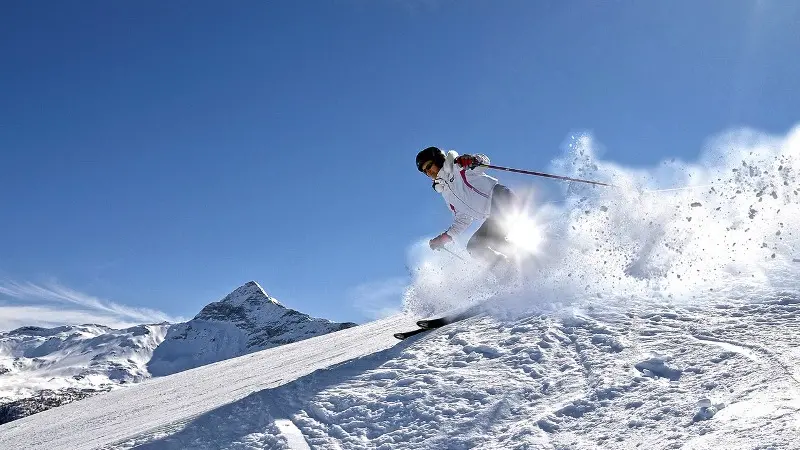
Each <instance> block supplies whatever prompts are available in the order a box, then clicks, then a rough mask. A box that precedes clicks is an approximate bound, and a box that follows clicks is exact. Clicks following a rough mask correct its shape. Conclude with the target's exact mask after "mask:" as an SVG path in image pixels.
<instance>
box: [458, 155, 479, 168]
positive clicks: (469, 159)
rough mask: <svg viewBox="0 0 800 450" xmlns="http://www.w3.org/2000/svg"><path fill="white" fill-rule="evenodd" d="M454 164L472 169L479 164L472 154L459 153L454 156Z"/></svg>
mask: <svg viewBox="0 0 800 450" xmlns="http://www.w3.org/2000/svg"><path fill="white" fill-rule="evenodd" d="M456 164H458V165H459V166H461V167H465V168H470V169H474V168H475V167H477V166H478V164H480V161H478V159H477V158H475V157H474V156H472V155H461V156H459V157H458V158H456Z"/></svg>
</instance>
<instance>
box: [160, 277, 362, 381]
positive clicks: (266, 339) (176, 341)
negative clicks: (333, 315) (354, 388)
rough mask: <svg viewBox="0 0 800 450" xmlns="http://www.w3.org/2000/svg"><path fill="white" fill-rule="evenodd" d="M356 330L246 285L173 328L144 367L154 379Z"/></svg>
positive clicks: (251, 282)
mask: <svg viewBox="0 0 800 450" xmlns="http://www.w3.org/2000/svg"><path fill="white" fill-rule="evenodd" d="M354 325H355V324H354V323H336V322H331V321H329V320H326V319H318V318H314V317H311V316H309V315H307V314H303V313H301V312H298V311H295V310H293V309H290V308H287V307H285V306H284V305H282V304H281V303H280V302H278V301H277V300H276V299H274V298H272V297H270V296H269V295H267V293H266V292H265V291H264V289H263V288H262V287H261V286H260V285H259V284H258V283H257V282H255V281H250V282H247V283H245V284H244V285H242V286H240V287H238V288H236V289H235V290H234V291H233V292H231V293H230V294H228V295H227V296H225V297H224V298H223V299H222V300H219V301H216V302H213V303H210V304H208V305H206V306H205V307H204V308H203V309H202V310H201V311H200V313H199V314H197V315H196V316H195V317H194V319H192V320H190V321H188V322H185V323H180V324H177V325H173V326H172V327H171V328H170V330H169V333H168V334H167V337H166V339H165V340H164V342H163V343H162V344H161V345H160V346H159V347H158V348H157V349H156V351H155V352H154V353H153V359H152V360H151V361H150V363H149V364H148V368H149V370H150V373H151V374H153V375H154V376H161V375H168V374H172V373H175V372H180V371H182V370H187V369H191V368H194V367H199V366H202V365H204V364H210V363H213V362H217V361H221V360H224V359H229V358H233V357H236V356H240V355H243V354H246V353H250V352H254V351H258V350H263V349H266V348H270V347H275V346H277V345H282V344H288V343H291V342H296V341H300V340H303V339H307V338H310V337H314V336H319V335H322V334H327V333H331V332H334V331H339V330H342V329H345V328H349V327H352V326H354Z"/></svg>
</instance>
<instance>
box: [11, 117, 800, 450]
mask: <svg viewBox="0 0 800 450" xmlns="http://www.w3.org/2000/svg"><path fill="white" fill-rule="evenodd" d="M597 154H598V152H597V146H596V144H594V142H593V141H592V139H591V138H590V137H588V136H580V137H578V138H576V139H575V141H574V142H573V144H572V145H571V146H570V150H569V152H568V153H567V154H566V155H565V156H564V158H562V159H561V160H559V161H557V162H556V164H555V167H554V171H557V172H558V173H562V174H565V175H569V176H576V177H581V178H591V179H598V180H600V181H611V182H613V183H614V184H616V185H618V186H620V187H619V188H615V189H603V190H601V189H598V188H593V187H585V186H579V185H575V184H569V185H567V186H568V188H567V190H566V191H565V198H566V201H565V203H564V204H563V205H559V206H543V205H538V206H537V204H536V199H535V198H532V202H531V203H532V205H533V208H532V209H531V211H530V216H531V217H529V219H531V223H530V225H529V226H528V227H527V228H526V229H525V230H526V232H523V233H522V234H523V236H527V237H529V238H531V237H533V238H535V239H529V242H536V243H537V245H534V246H531V248H530V249H529V250H530V251H531V252H532V253H533V255H532V256H529V257H527V258H524V260H523V261H522V263H521V264H522V265H521V269H520V272H519V273H518V274H516V275H515V276H514V277H513V278H512V279H511V280H510V281H509V280H504V281H502V282H499V283H498V282H496V281H495V278H497V277H496V276H495V275H490V274H485V273H482V271H481V270H476V269H475V268H474V267H473V266H471V265H467V264H465V263H462V262H460V261H459V260H457V259H455V258H452V257H451V256H449V255H448V254H436V255H434V257H430V256H426V257H425V258H418V259H417V261H414V262H413V264H412V266H413V268H414V269H416V270H415V276H414V279H413V281H412V283H411V285H410V286H409V288H408V290H407V292H406V294H405V296H404V302H405V309H406V311H407V312H408V314H407V315H399V316H394V317H390V318H388V319H383V320H380V321H376V322H372V323H368V324H365V325H361V326H357V327H353V328H348V329H345V330H342V331H338V332H334V333H331V334H327V335H324V336H319V337H314V338H311V339H307V340H304V341H302V342H297V343H293V344H288V345H283V346H280V347H274V348H269V349H267V350H263V351H259V352H255V353H251V354H249V355H245V356H242V357H238V358H235V359H230V360H226V361H222V362H218V363H214V364H210V365H206V366H202V367H198V368H196V369H192V370H188V371H185V372H180V373H177V374H175V375H170V376H166V377H163V378H157V379H152V380H148V381H146V382H144V383H142V384H139V385H135V386H132V387H130V388H128V389H125V390H118V391H113V392H110V393H108V394H104V395H102V396H97V397H92V398H89V399H87V400H84V401H81V402H78V403H73V404H70V405H67V406H64V407H60V408H56V409H53V410H50V411H46V412H43V413H40V414H37V415H35V416H31V417H27V418H25V419H21V420H18V421H15V422H11V423H9V424H6V425H3V426H0V448H27V449H47V450H55V449H70V450H72V449H94V448H102V449H128V448H141V449H188V448H192V449H221V448H229V449H245V448H247V449H285V448H292V449H297V448H314V449H395V448H398V449H443V448H444V449H467V448H481V449H597V448H601V449H629V448H653V449H671V448H675V449H677V448H682V449H683V448H685V449H709V448H721V449H796V448H800V443H798V439H797V436H798V435H800V364H798V362H797V361H798V359H799V357H800V350H798V349H800V329H798V328H799V327H800V320H799V319H800V277H798V276H797V274H798V270H800V265H798V261H800V254H799V253H798V250H799V249H800V195H799V194H800V192H798V189H799V186H800V183H798V179H797V174H798V170H800V131H799V130H794V131H792V132H791V133H789V135H787V136H785V137H776V136H767V135H763V134H759V133H756V132H752V131H743V132H736V133H731V134H726V135H723V136H721V137H719V138H717V139H715V140H713V141H711V142H710V143H709V146H708V149H707V151H706V152H705V153H704V155H703V156H702V158H701V160H700V161H699V162H697V163H684V162H680V161H667V162H665V163H664V164H662V165H661V166H659V167H658V168H656V169H654V170H649V171H648V170H644V169H635V170H634V169H629V168H623V167H620V166H618V165H615V164H612V163H609V162H605V161H602V160H601V159H599V158H598V156H597ZM687 185H688V186H690V187H692V189H687V190H665V189H672V188H673V187H676V186H687ZM534 235H535V236H534ZM428 255H429V254H428ZM481 302H483V306H482V310H483V311H484V312H483V314H481V315H478V316H475V317H472V318H470V319H467V320H464V321H462V322H457V323H455V324H452V325H449V326H446V327H443V328H441V329H438V330H433V331H429V332H426V333H423V334H420V335H417V336H415V337H413V338H411V339H408V340H405V341H397V340H395V339H394V338H393V337H392V333H394V332H396V331H405V330H409V329H412V328H413V323H414V318H415V316H421V315H433V314H438V313H440V312H443V311H446V310H449V309H452V308H455V307H460V306H465V305H469V304H477V303H481Z"/></svg>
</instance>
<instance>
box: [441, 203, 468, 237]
mask: <svg viewBox="0 0 800 450" xmlns="http://www.w3.org/2000/svg"><path fill="white" fill-rule="evenodd" d="M450 209H452V210H453V224H452V225H450V228H448V229H447V231H445V233H447V234H448V235H450V237H456V236H458V235H459V234H461V233H463V232H464V230H466V229H467V227H468V226H470V224H472V217H470V216H468V215H466V214H464V213H462V212H458V211H456V209H455V208H454V207H453V205H450Z"/></svg>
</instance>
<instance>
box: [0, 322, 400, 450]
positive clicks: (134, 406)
mask: <svg viewBox="0 0 800 450" xmlns="http://www.w3.org/2000/svg"><path fill="white" fill-rule="evenodd" d="M407 323H408V319H407V318H404V317H401V318H392V319H386V320H382V321H377V322H373V323H369V324H366V325H361V326H358V327H353V328H348V329H345V330H342V331H339V332H335V333H331V334H327V335H323V336H319V337H315V338H311V339H308V340H305V341H302V342H297V343H292V344H287V345H284V346H281V347H277V348H271V349H268V350H264V351H261V352H258V353H253V354H249V355H245V356H241V357H238V358H234V359H229V360H226V361H221V362H218V363H215V364H211V365H207V366H203V367H199V368H196V369H192V370H187V371H184V372H180V373H177V374H174V375H170V376H166V377H160V378H153V379H150V380H147V381H145V382H143V383H140V384H137V385H134V386H131V387H129V388H127V389H122V390H116V391H112V392H109V393H107V394H104V395H102V396H98V397H91V398H88V399H86V400H83V401H80V402H76V403H72V404H69V405H65V406H62V407H60V408H56V409H52V410H49V411H45V412H42V413H40V414H36V415H34V416H30V417H26V418H24V419H20V420H17V421H14V422H11V423H8V424H5V425H2V426H0V448H26V449H31V450H33V449H49V450H52V449H59V448H60V449H70V450H79V449H91V448H114V447H117V448H124V447H131V446H133V445H134V444H135V443H136V442H145V441H149V440H153V439H158V438H159V437H160V436H167V435H170V434H172V433H175V432H177V431H180V430H181V429H182V428H183V427H185V426H187V425H189V424H191V423H193V421H195V420H202V418H203V417H204V416H205V415H206V414H208V413H210V412H212V411H215V410H218V411H224V410H225V409H226V408H228V407H235V405H236V404H237V402H240V401H242V399H244V398H247V397H249V396H251V395H252V394H256V395H257V393H259V392H262V391H263V392H269V391H270V389H273V388H276V387H279V386H281V385H284V384H286V383H289V382H292V381H294V380H295V379H297V378H298V377H303V376H306V375H308V374H309V373H311V372H313V371H315V370H318V369H322V368H327V367H331V366H334V365H336V364H340V363H342V362H345V361H348V360H352V359H354V358H358V357H361V356H363V355H370V354H373V353H375V352H379V351H381V350H384V349H386V348H389V347H391V346H392V345H394V344H395V343H396V342H397V341H396V340H395V339H394V338H393V337H392V336H391V333H393V332H396V331H400V330H402V329H404V328H405V327H406V326H407ZM266 400H267V401H268V404H261V405H259V406H258V407H257V408H256V409H254V410H248V411H240V413H242V414H244V415H246V416H247V417H246V418H245V417H244V416H242V417H239V418H238V419H237V418H236V417H235V416H236V415H237V413H235V414H233V415H230V414H226V416H227V417H228V418H229V419H231V420H244V421H249V420H264V421H265V422H264V429H263V430H262V432H263V433H262V435H261V436H255V437H253V438H252V439H253V440H254V441H255V442H257V443H258V442H260V443H261V444H259V445H262V444H263V446H264V447H266V448H281V447H280V442H282V440H281V439H280V438H277V437H274V435H277V429H276V428H275V426H274V425H273V421H272V419H273V418H275V417H288V416H287V415H284V414H283V413H282V412H280V410H279V409H276V408H278V407H279V406H280V405H273V404H272V403H271V402H269V399H266ZM229 405H230V406H229ZM221 425H223V426H228V425H230V422H227V421H226V422H224V423H221ZM234 428H235V427H234ZM214 430H216V431H214ZM207 431H208V432H210V433H219V436H218V437H217V438H214V442H217V443H219V442H220V440H221V441H222V442H225V441H226V439H228V437H230V435H229V433H228V432H227V431H226V430H224V429H220V428H214V427H212V428H208V429H207ZM234 433H235V432H234ZM209 445H211V446H212V447H213V446H214V445H216V444H209ZM275 445H277V447H275ZM191 447H192V445H188V446H184V447H182V448H191Z"/></svg>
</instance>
